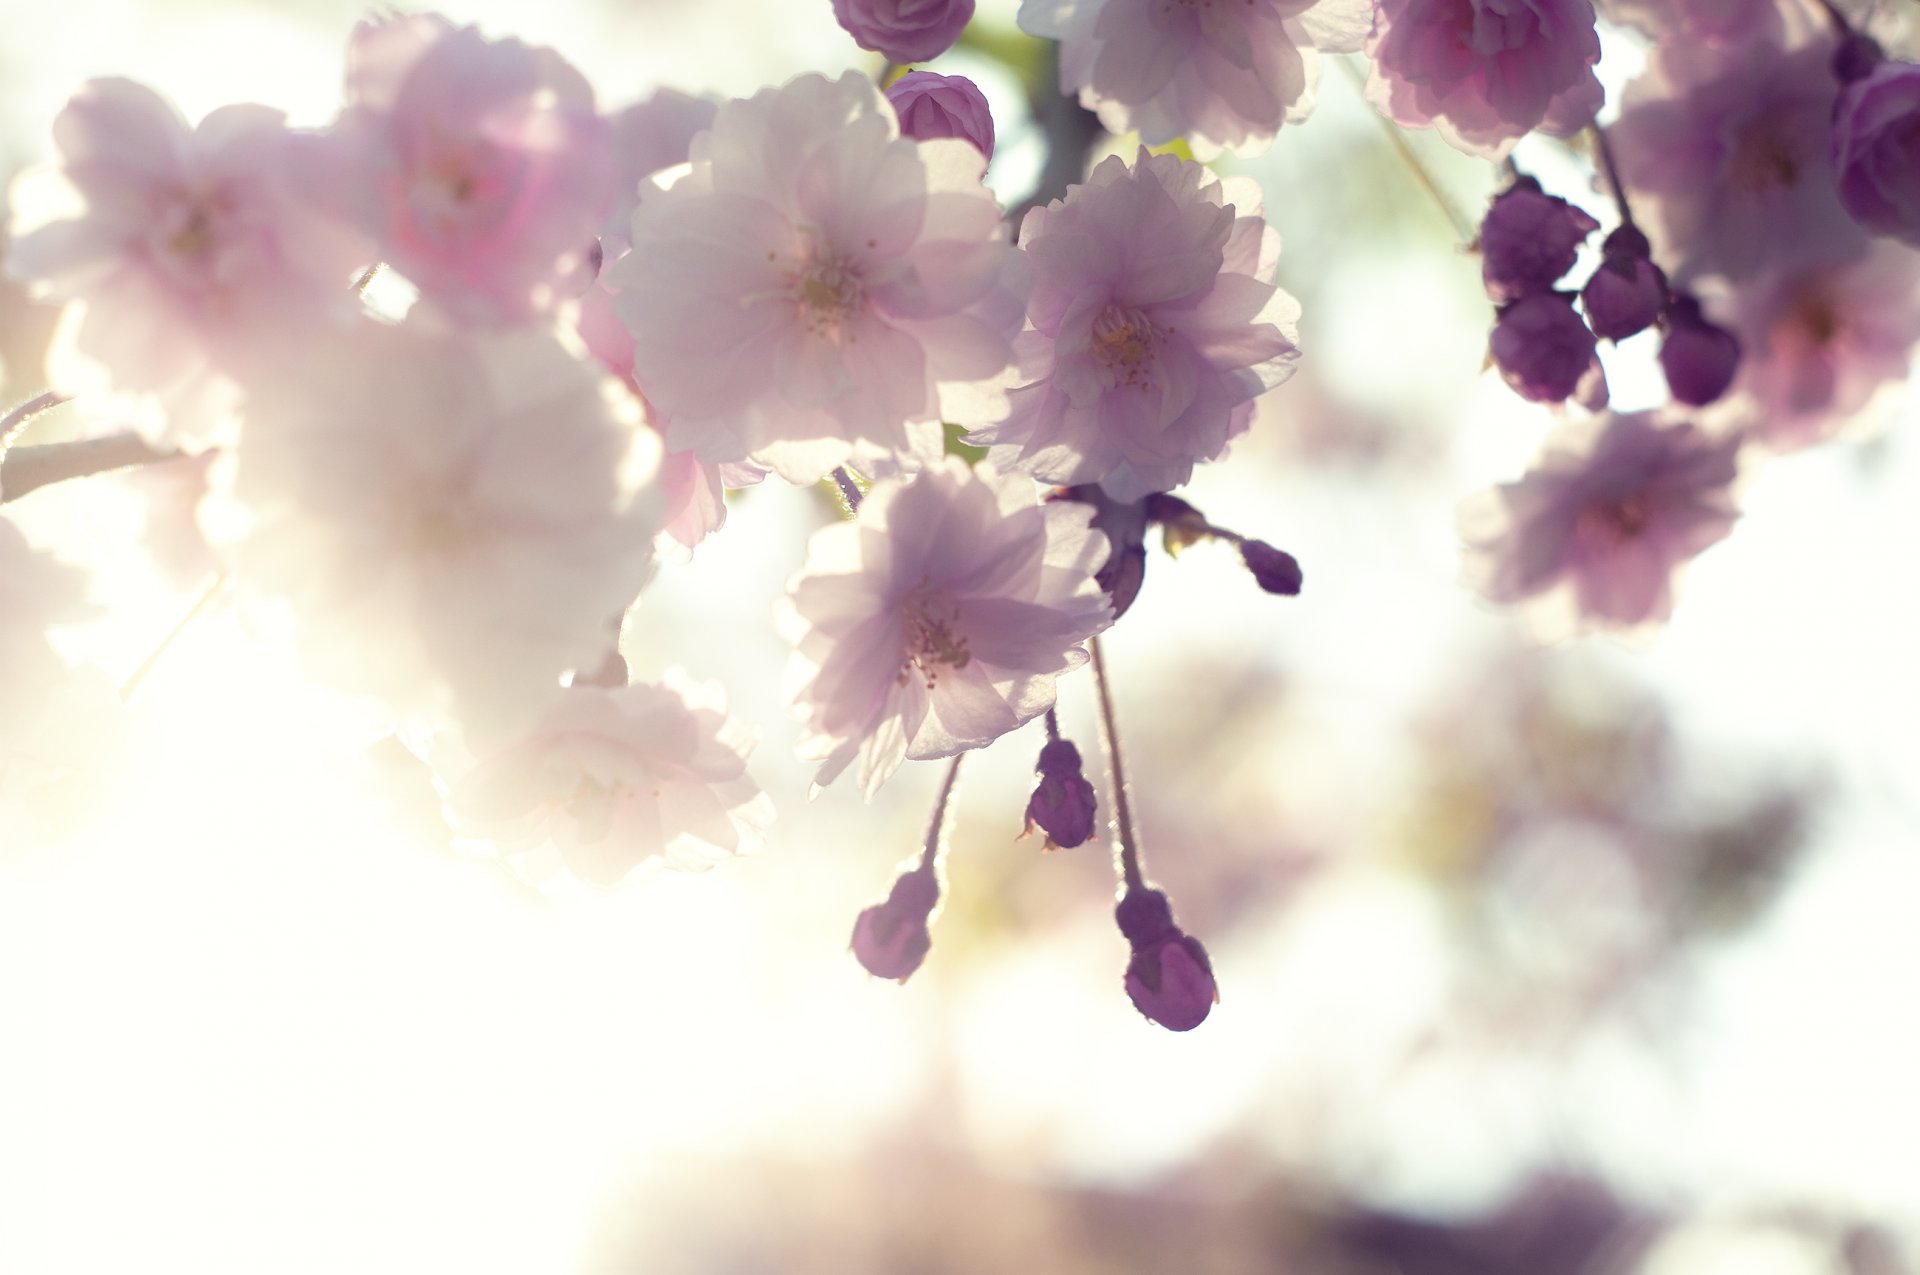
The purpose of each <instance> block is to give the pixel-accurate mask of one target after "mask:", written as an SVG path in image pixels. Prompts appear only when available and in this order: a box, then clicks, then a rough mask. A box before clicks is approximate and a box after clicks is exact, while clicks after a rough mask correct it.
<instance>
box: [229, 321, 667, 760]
mask: <svg viewBox="0 0 1920 1275" xmlns="http://www.w3.org/2000/svg"><path fill="white" fill-rule="evenodd" d="M243 384H244V386H245V388H246V392H247V401H246V429H245V431H244V433H243V436H242V439H241V443H240V445H239V447H238V448H237V449H236V452H235V467H234V471H233V474H232V480H231V493H230V494H231V498H232V501H231V504H232V505H237V509H235V508H231V507H229V508H228V509H227V510H226V511H225V515H224V519H223V520H221V521H220V524H219V525H222V526H223V527H224V528H225V536H223V538H231V539H232V540H234V541H235V542H236V543H235V544H234V548H233V557H234V561H235V565H236V567H237V570H238V574H239V577H240V578H241V579H242V580H243V581H245V582H249V583H251V584H253V585H256V586H258V587H259V588H260V589H261V590H263V591H264V592H266V593H268V594H270V595H274V596H277V597H279V598H281V599H283V600H284V601H285V603H286V604H287V605H288V607H289V608H290V610H291V614H292V618H293V621H294V638H295V640H296V642H297V643H298V645H299V646H300V648H301V650H302V653H303V655H304V656H305V657H306V660H307V663H308V664H309V666H310V668H311V669H312V671H313V672H314V673H315V674H316V675H317V676H319V677H321V678H323V679H325V680H328V681H331V682H333V683H335V684H337V685H340V686H343V687H345V688H347V689H350V690H355V691H360V692H364V693H367V694H371V695H374V696H377V697H379V698H381V699H382V700H383V701H385V702H386V703H387V704H388V705H389V706H390V707H392V708H393V709H395V710H396V711H398V712H401V713H406V714H417V715H420V716H421V717H423V718H426V719H428V720H433V721H439V720H444V719H448V718H451V719H454V720H455V721H457V722H458V723H459V724H461V725H462V726H464V727H467V728H469V730H470V738H472V739H474V740H475V742H476V746H478V745H479V744H482V743H486V744H490V743H493V742H497V739H498V733H499V732H507V733H511V732H513V731H515V730H518V729H520V728H522V727H524V725H525V724H526V722H527V721H528V720H529V719H530V718H531V716H532V715H533V714H534V713H536V712H538V711H539V710H540V709H541V708H542V707H543V706H544V704H545V700H546V693H547V692H548V691H549V690H550V689H551V688H552V687H554V686H555V685H556V684H557V683H558V681H559V678H560V676H561V674H562V673H564V672H566V671H567V670H569V669H575V668H583V667H593V666H594V665H596V664H598V663H599V661H600V660H601V658H602V656H603V655H604V652H605V647H606V628H607V624H608V622H609V621H610V620H611V619H612V618H613V617H616V616H618V615H620V614H621V613H622V612H624V611H625V610H626V608H627V606H628V605H629V604H630V603H631V602H632V601H633V599H634V596H635V595H636V594H637V593H638V592H639V590H640V587H641V585H642V584H644V583H645V581H646V579H647V576H648V574H649V572H650V571H651V569H652V557H653V555H652V549H651V543H652V540H653V536H654V533H655V531H656V530H657V529H658V525H659V524H658V521H657V513H656V510H655V507H654V506H655V498H654V496H653V495H652V492H651V490H650V488H646V487H645V486H644V485H645V484H647V483H649V482H650V480H651V479H652V477H653V475H654V472H655V470H656V468H657V465H658V461H659V445H658V443H657V441H656V440H655V439H654V437H653V435H652V433H651V432H650V431H648V430H646V429H644V428H642V427H641V426H640V424H639V422H638V420H637V419H636V418H635V416H634V414H633V412H632V410H631V406H630V403H623V401H622V398H623V396H619V395H617V393H616V392H615V391H614V389H613V387H612V386H611V385H610V383H608V382H607V381H606V380H605V379H604V378H603V377H602V376H600V375H599V374H598V373H597V371H595V370H594V369H593V367H592V366H591V364H589V363H588V362H587V361H586V360H585V359H584V358H581V357H579V356H578V355H577V354H576V353H575V352H574V351H573V350H571V349H569V348H567V347H565V346H563V345H562V344H561V343H560V342H559V341H558V340H557V339H556V337H555V335H554V334H553V333H551V332H549V331H541V330H538V329H529V330H521V331H515V332H509V333H501V334H496V335H480V334H469V333H459V332H446V331H442V330H438V329H437V328H435V327H433V326H431V325H430V324H428V323H427V322H426V321H424V320H421V319H418V318H416V317H413V316H410V317H409V319H408V321H407V322H406V323H405V324H403V325H401V326H399V327H389V326H386V325H383V324H376V323H373V322H371V321H368V322H365V323H363V324H362V325H360V326H358V327H357V328H354V329H352V330H349V331H345V332H341V333H338V334H331V333H330V334H328V335H327V336H326V337H325V339H321V340H316V341H314V342H311V343H309V344H308V345H305V346H302V347H300V348H298V349H286V350H282V351H277V352H276V353H275V355H274V356H273V357H271V358H263V359H262V360H261V362H260V364H259V365H258V366H257V367H255V368H253V369H250V370H249V372H248V374H247V375H246V376H245V377H244V378H243Z"/></svg>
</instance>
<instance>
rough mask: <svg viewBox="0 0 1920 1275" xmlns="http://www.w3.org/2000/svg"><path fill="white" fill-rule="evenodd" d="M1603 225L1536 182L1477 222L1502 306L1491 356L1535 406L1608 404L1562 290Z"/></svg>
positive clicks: (1596, 362) (1587, 337) (1485, 271)
mask: <svg viewBox="0 0 1920 1275" xmlns="http://www.w3.org/2000/svg"><path fill="white" fill-rule="evenodd" d="M1599 228H1600V223H1599V222H1597V221H1595V220H1594V219H1593V218H1592V217H1591V216H1590V215H1589V214H1587V213H1586V212H1585V211H1584V210H1582V209H1580V208H1576V207H1574V206H1573V205H1572V204H1570V203H1568V202H1567V201H1566V200H1564V199H1561V198H1560V197H1558V196H1557V195H1549V194H1547V193H1546V192H1544V191H1542V190H1541V189H1540V183H1539V182H1537V181H1535V180H1534V179H1533V178H1531V177H1527V176H1524V175H1523V176H1520V177H1517V178H1515V180H1514V183H1513V185H1511V186H1509V187H1507V188H1506V189H1505V190H1503V191H1501V192H1500V193H1499V194H1498V195H1496V196H1494V200H1493V203H1492V204H1491V205H1489V206H1488V208H1487V215H1486V218H1485V220H1483V221H1482V222H1481V224H1480V277H1481V279H1482V281H1483V282H1485V284H1486V287H1487V296H1488V297H1489V298H1491V299H1492V300H1493V302H1494V304H1495V305H1497V306H1498V307H1499V310H1498V312H1497V316H1496V318H1495V320H1494V325H1493V334H1492V337H1491V339H1490V340H1489V343H1488V345H1489V350H1490V352H1491V355H1492V359H1493V363H1494V365H1495V366H1497V367H1498V368H1499V369H1500V375H1501V377H1502V378H1503V379H1505V381H1506V382H1507V384H1508V385H1509V386H1511V387H1512V388H1513V391H1514V393H1516V394H1518V395H1519V396H1520V397H1521V398H1524V399H1526V400H1527V401H1528V402H1532V403H1564V402H1566V401H1567V400H1568V399H1570V398H1571V399H1574V400H1575V401H1576V402H1578V403H1580V404H1581V405H1582V406H1584V407H1587V408H1591V409H1593V410H1596V411H1597V410H1598V409H1599V408H1601V407H1604V406H1605V405H1606V401H1607V383H1606V377H1605V375H1604V374H1603V373H1602V372H1601V369H1600V356H1599V353H1598V351H1597V349H1596V346H1595V342H1594V335H1593V332H1592V331H1591V330H1589V329H1588V327H1587V324H1586V321H1585V320H1584V319H1582V318H1581V317H1580V313H1579V311H1578V310H1576V309H1574V305H1573V303H1574V295H1573V294H1572V293H1570V292H1562V291H1559V290H1558V288H1557V285H1558V284H1559V282H1560V280H1561V278H1562V277H1564V276H1565V275H1566V273H1567V272H1568V271H1569V270H1571V269H1573V266H1574V263H1575V261H1577V260H1578V259H1579V255H1580V248H1581V246H1582V245H1583V244H1585V243H1586V241H1587V238H1588V236H1590V235H1591V234H1592V233H1593V232H1594V231H1596V230H1598V229H1599Z"/></svg>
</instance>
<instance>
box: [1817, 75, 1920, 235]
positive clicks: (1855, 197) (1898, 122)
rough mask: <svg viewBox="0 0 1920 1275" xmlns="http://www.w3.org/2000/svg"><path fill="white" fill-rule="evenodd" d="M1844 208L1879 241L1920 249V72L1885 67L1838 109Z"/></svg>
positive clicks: (1837, 153) (1836, 148) (1846, 91)
mask: <svg viewBox="0 0 1920 1275" xmlns="http://www.w3.org/2000/svg"><path fill="white" fill-rule="evenodd" d="M1832 145H1833V175H1834V180H1835V183H1836V185H1837V188H1838V190H1839V192H1840V203H1841V205H1842V206H1843V207H1845V208H1846V210H1847V213H1848V215H1850V216H1851V217H1852V218H1853V219H1854V220H1855V221H1856V222H1858V223H1860V225H1861V226H1862V227H1864V228H1865V229H1867V230H1870V231H1872V232H1873V233H1874V234H1877V235H1892V236H1893V237H1894V238H1896V239H1899V240H1901V241H1902V242H1904V243H1906V244H1908V245H1910V246H1920V66H1915V65H1914V64H1913V63H1911V62H1891V61H1890V62H1881V63H1880V64H1879V65H1877V66H1874V67H1871V68H1869V69H1868V71H1867V73H1866V74H1865V75H1863V76H1861V77H1860V78H1858V79H1855V80H1853V81H1852V82H1851V83H1849V84H1847V85H1846V86H1845V87H1844V88H1842V89H1841V90H1840V96H1839V97H1838V98H1837V99H1836V100H1835V102H1834V105H1833V143H1832Z"/></svg>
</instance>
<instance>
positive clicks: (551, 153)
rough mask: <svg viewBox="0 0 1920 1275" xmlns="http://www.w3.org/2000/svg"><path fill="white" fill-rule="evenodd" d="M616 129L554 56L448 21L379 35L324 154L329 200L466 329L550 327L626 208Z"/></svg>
mask: <svg viewBox="0 0 1920 1275" xmlns="http://www.w3.org/2000/svg"><path fill="white" fill-rule="evenodd" d="M608 139H609V128H608V124H607V122H606V120H604V119H602V118H601V117H600V116H599V114H598V113H597V112H596V111H595V108H594V99H593V90H592V88H591V87H589V86H588V84H587V82H586V80H585V79H584V78H583V77H582V76H581V75H580V73H579V72H578V71H576V70H575V69H574V68H573V67H572V66H571V65H569V64H568V63H567V62H566V61H565V60H564V59H562V58H561V57H560V55H559V54H557V53H555V52H554V51H553V50H551V49H544V48H532V47H529V46H527V45H525V44H522V43H521V42H520V41H518V40H511V39H509V40H488V39H486V38H484V37H483V36H481V34H480V33H479V31H478V30H477V29H476V28H473V27H457V28H456V27H454V26H453V25H452V24H451V23H450V22H448V21H447V20H446V19H445V18H442V17H440V16H438V15H435V14H424V15H414V16H408V17H387V18H379V19H369V20H367V21H363V22H362V23H360V25H359V26H358V27H356V28H355V29H354V33H353V39H352V41H351V44H350V46H349V48H348V50H347V104H346V108H345V109H344V110H343V111H342V112H341V115H340V118H339V120H337V121H336V122H335V124H334V126H333V128H332V129H331V130H330V131H329V133H328V134H326V135H324V136H321V137H316V138H313V139H310V141H311V145H310V146H309V147H308V148H307V151H308V155H307V159H308V163H309V165H310V166H311V167H310V175H309V180H310V181H311V182H313V183H314V186H315V191H314V193H315V196H316V198H319V199H321V200H324V201H326V202H327V203H328V204H329V205H330V206H332V207H334V208H335V209H336V210H337V211H338V212H340V213H341V214H342V215H344V216H346V217H348V218H349V219H351V220H352V221H354V222H355V223H357V224H358V225H360V226H361V227H362V228H363V229H364V230H365V231H366V232H367V233H369V234H371V235H373V236H374V237H375V238H376V239H377V240H378V241H379V252H380V254H381V259H382V260H383V261H385V262H387V263H388V264H389V265H391V266H392V267H393V268H394V269H395V270H397V271H399V273H400V274H401V275H403V276H404V277H405V278H406V279H407V280H408V282H410V283H412V284H413V285H414V286H415V287H416V288H418V289H419V290H420V295H421V297H422V298H423V299H425V300H427V301H429V302H431V303H432V304H434V305H435V306H438V307H439V308H441V309H442V310H444V311H445V312H446V313H448V314H449V315H451V316H453V317H454V318H455V319H456V320H457V321H459V322H461V323H468V324H474V325H478V326H493V327H497V326H504V325H509V324H515V323H520V322H524V321H526V320H527V319H530V318H531V317H533V316H534V315H536V314H541V313H546V312H548V311H551V310H552V309H553V307H554V305H555V303H556V302H557V300H558V299H559V298H561V297H563V296H567V295H571V294H573V293H576V292H578V291H579V288H580V286H581V284H582V283H584V281H585V278H586V277H587V273H586V272H587V270H588V268H589V264H590V263H589V252H590V249H591V247H592V245H593V239H594V232H595V231H596V229H597V228H598V227H599V225H600V222H601V219H602V218H603V217H605V216H606V214H607V212H608V210H609V208H610V207H611V205H612V203H613V199H614V188H613V184H612V181H613V178H612V174H613V172H614V169H613V166H612V164H611V163H610V151H609V142H608Z"/></svg>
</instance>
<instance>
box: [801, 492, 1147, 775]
mask: <svg viewBox="0 0 1920 1275" xmlns="http://www.w3.org/2000/svg"><path fill="white" fill-rule="evenodd" d="M1091 521H1092V511H1091V510H1090V509H1088V508H1087V507H1086V506H1084V505H1079V504H1076V503H1073V502H1064V501H1063V502H1049V503H1046V504H1036V503H1035V496H1034V488H1033V484H1032V483H1030V482H1028V481H1027V480H1026V479H1025V478H1023V477H1019V476H1017V475H1016V476H1009V477H1002V476H1000V475H998V474H996V473H995V472H994V471H993V469H992V468H991V467H990V466H987V465H984V464H983V465H982V466H981V467H980V468H979V469H977V470H970V469H968V468H967V466H966V465H965V464H964V463H963V462H961V461H960V460H958V459H956V458H949V459H947V460H946V461H944V462H942V463H940V464H937V465H935V466H933V467H931V468H928V469H926V470H924V471H922V472H921V473H920V474H918V475H917V476H915V477H914V478H913V479H912V480H911V481H906V482H902V481H897V480H896V481H889V482H882V483H877V484H875V485H874V487H873V488H872V489H871V490H870V491H869V492H868V493H867V497H866V499H865V500H864V501H863V502H862V503H861V505H860V512H859V515H858V517H857V518H855V520H854V521H852V522H843V523H836V524H834V525H833V526H830V527H824V528H822V529H821V530H820V531H818V532H817V533H815V535H814V537H813V540H812V542H811V543H810V544H809V545H808V547H807V565H806V568H805V570H803V571H802V572H801V573H800V574H799V575H798V576H796V577H794V579H793V581H792V583H791V584H790V585H789V586H788V590H787V596H786V597H785V598H783V599H781V601H780V603H779V604H778V619H779V625H780V630H781V632H782V634H783V635H784V636H785V637H786V638H787V639H788V641H790V642H792V643H793V646H794V658H793V662H792V666H791V668H790V671H789V682H790V684H791V686H792V687H793V691H794V704H795V707H796V708H797V710H798V711H799V712H800V713H801V714H802V715H803V716H804V718H805V719H806V733H805V735H804V737H803V738H802V740H801V752H802V755H803V756H805V757H808V758H810V759H817V760H820V761H821V762H822V765H821V767H820V771H819V773H818V775H817V776H816V777H815V783H816V784H817V785H820V786H824V785H826V784H829V783H831V782H833V780H834V778H835V777H836V776H838V775H839V774H840V772H841V771H843V770H845V769H846V768H847V765H848V764H849V763H850V762H852V761H853V760H854V758H855V757H858V758H859V759H860V785H861V788H862V789H863V791H864V792H865V793H866V794H867V795H868V796H871V795H872V794H873V793H874V791H875V790H876V789H878V788H879V786H880V784H881V783H882V782H884V781H885V780H886V778H887V776H889V775H891V774H892V773H893V772H894V771H895V770H896V769H897V768H898V767H899V765H900V763H901V762H902V761H905V760H907V759H914V760H921V759H925V758H929V757H951V756H953V755H954V754H956V753H960V752H964V751H965V750H967V749H970V748H979V747H981V746H983V745H985V744H988V743H991V742H992V741H993V740H995V739H998V738H999V737H1000V736H1002V735H1004V734H1006V733H1007V732H1008V731H1010V730H1012V729H1014V728H1015V727H1016V726H1019V725H1021V724H1022V723H1025V722H1028V721H1031V720H1032V719H1033V718H1035V717H1037V716H1039V715H1040V714H1041V713H1043V712H1045V711H1046V710H1047V709H1048V708H1049V707H1051V706H1052V704H1053V700H1054V678H1055V677H1056V676H1058V675H1059V674H1061V673H1065V672H1067V671H1069V670H1070V669H1075V668H1078V667H1079V666H1080V665H1081V664H1083V663H1085V662H1086V659H1087V653H1086V650H1085V648H1084V647H1083V646H1082V645H1081V644H1082V643H1083V642H1085V641H1086V639H1087V638H1089V637H1091V636H1093V635H1094V634H1095V633H1098V632H1100V631H1101V630H1102V629H1105V628H1106V627H1107V625H1108V624H1109V623H1111V620H1112V612H1111V611H1110V610H1109V609H1108V605H1107V599H1106V597H1105V595H1103V594H1102V593H1101V592H1100V589H1099V586H1098V585H1096V584H1095V583H1094V578H1093V573H1094V571H1095V570H1096V569H1097V568H1098V567H1099V565H1100V563H1101V561H1102V559H1103V558H1104V557H1105V556H1106V541H1105V537H1103V536H1101V535H1099V534H1098V533H1097V532H1094V531H1092V530H1090V528H1089V523H1090V522H1091Z"/></svg>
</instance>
